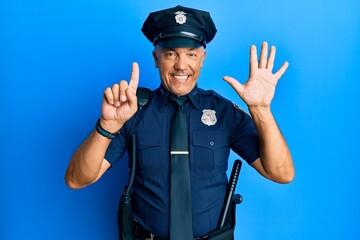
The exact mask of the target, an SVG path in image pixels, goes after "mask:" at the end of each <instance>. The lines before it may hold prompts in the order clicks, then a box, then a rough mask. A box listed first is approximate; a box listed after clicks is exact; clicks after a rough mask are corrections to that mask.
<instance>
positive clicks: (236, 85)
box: [223, 76, 244, 96]
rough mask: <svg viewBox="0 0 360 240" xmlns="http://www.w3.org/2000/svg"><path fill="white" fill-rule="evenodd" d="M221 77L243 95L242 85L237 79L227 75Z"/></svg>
mask: <svg viewBox="0 0 360 240" xmlns="http://www.w3.org/2000/svg"><path fill="white" fill-rule="evenodd" d="M223 79H224V81H225V82H227V83H228V84H229V85H230V86H231V87H232V88H233V89H234V90H235V91H236V93H237V94H238V95H239V96H242V95H243V92H244V85H242V84H241V83H239V82H238V80H236V79H235V78H232V77H229V76H224V77H223Z"/></svg>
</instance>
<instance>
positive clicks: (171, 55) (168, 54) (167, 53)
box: [165, 51, 176, 57]
mask: <svg viewBox="0 0 360 240" xmlns="http://www.w3.org/2000/svg"><path fill="white" fill-rule="evenodd" d="M175 55H176V54H175V52H173V51H167V52H166V53H165V56H166V57H174V56H175Z"/></svg>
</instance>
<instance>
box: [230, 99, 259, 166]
mask: <svg viewBox="0 0 360 240" xmlns="http://www.w3.org/2000/svg"><path fill="white" fill-rule="evenodd" d="M233 116H234V118H233V120H234V121H233V122H234V123H235V125H234V129H233V131H232V134H231V139H230V141H231V142H230V144H231V149H232V150H233V151H234V152H236V153H237V154H238V155H239V156H240V157H241V158H243V159H244V160H245V161H246V162H247V163H248V164H249V165H250V164H251V163H253V162H254V161H255V160H256V159H257V158H258V157H260V140H259V134H258V132H257V130H256V127H255V124H254V122H253V120H252V118H251V117H250V115H249V114H247V113H245V112H244V111H243V110H240V109H239V108H238V107H237V106H236V105H234V107H233Z"/></svg>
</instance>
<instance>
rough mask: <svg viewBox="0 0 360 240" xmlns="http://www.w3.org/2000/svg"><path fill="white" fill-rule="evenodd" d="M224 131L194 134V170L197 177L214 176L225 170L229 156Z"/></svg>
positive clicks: (226, 135)
mask: <svg viewBox="0 0 360 240" xmlns="http://www.w3.org/2000/svg"><path fill="white" fill-rule="evenodd" d="M229 137H230V136H229V133H228V132H226V131H216V132H212V131H209V132H194V133H193V154H194V158H193V159H194V169H195V172H197V173H198V174H199V175H216V174H220V173H223V172H224V171H226V169H227V162H228V158H229V154H230V146H229Z"/></svg>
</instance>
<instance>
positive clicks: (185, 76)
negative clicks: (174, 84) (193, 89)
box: [172, 74, 190, 82]
mask: <svg viewBox="0 0 360 240" xmlns="http://www.w3.org/2000/svg"><path fill="white" fill-rule="evenodd" d="M172 76H173V77H174V78H175V79H176V80H177V81H180V82H184V81H186V80H187V79H188V78H189V77H190V75H175V74H172Z"/></svg>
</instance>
